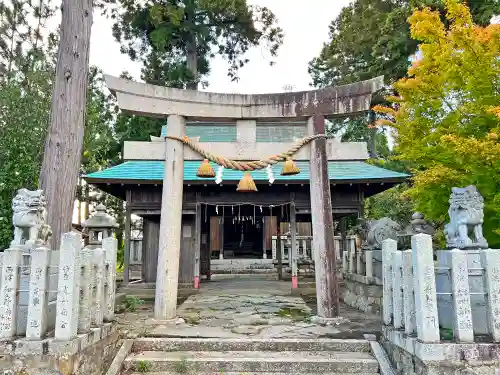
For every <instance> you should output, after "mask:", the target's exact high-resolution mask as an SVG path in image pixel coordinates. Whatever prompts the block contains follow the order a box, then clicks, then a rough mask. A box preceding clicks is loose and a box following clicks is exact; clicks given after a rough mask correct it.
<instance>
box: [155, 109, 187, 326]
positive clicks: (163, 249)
mask: <svg viewBox="0 0 500 375" xmlns="http://www.w3.org/2000/svg"><path fill="white" fill-rule="evenodd" d="M185 131H186V119H185V118H184V117H182V116H178V115H169V116H168V118H167V135H171V136H176V137H180V138H182V137H184V135H185ZM183 184H184V145H183V143H182V142H179V141H177V140H174V139H169V138H165V169H164V175H163V192H162V199H161V219H160V238H159V246H158V272H157V274H156V293H155V307H154V317H155V319H156V320H171V319H174V318H175V316H176V313H177V292H178V291H177V288H178V285H179V263H180V259H179V258H180V247H181V231H182V228H181V225H182V195H183Z"/></svg>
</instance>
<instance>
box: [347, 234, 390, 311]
mask: <svg viewBox="0 0 500 375" xmlns="http://www.w3.org/2000/svg"><path fill="white" fill-rule="evenodd" d="M342 277H343V279H344V288H343V290H342V299H343V301H344V303H345V304H347V305H349V306H352V307H355V308H357V309H359V310H361V311H364V312H370V313H375V314H378V313H380V311H381V305H382V251H381V250H368V249H362V248H359V247H357V246H356V237H355V236H350V237H347V238H346V241H345V247H344V251H343V253H342Z"/></svg>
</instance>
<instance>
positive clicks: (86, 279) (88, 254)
mask: <svg viewBox="0 0 500 375" xmlns="http://www.w3.org/2000/svg"><path fill="white" fill-rule="evenodd" d="M92 252H93V250H92V249H90V248H88V247H86V248H84V249H83V250H82V252H81V253H80V258H81V283H80V290H81V297H80V313H79V315H78V332H79V333H86V332H88V331H90V324H91V309H92V293H93V292H94V291H93V285H92V270H93V266H92Z"/></svg>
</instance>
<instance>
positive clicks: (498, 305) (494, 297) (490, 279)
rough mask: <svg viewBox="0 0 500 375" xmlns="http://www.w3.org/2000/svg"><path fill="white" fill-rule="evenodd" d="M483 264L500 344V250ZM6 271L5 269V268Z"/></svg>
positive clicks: (492, 326) (486, 253)
mask: <svg viewBox="0 0 500 375" xmlns="http://www.w3.org/2000/svg"><path fill="white" fill-rule="evenodd" d="M480 254H481V255H480V256H481V264H482V265H483V267H484V286H485V289H486V290H485V292H486V307H487V310H486V311H487V315H488V316H487V318H488V330H489V331H490V334H491V336H492V338H493V341H494V342H500V314H499V313H498V311H500V293H499V292H498V291H499V290H500V250H491V249H487V250H482V251H480ZM4 269H5V268H4Z"/></svg>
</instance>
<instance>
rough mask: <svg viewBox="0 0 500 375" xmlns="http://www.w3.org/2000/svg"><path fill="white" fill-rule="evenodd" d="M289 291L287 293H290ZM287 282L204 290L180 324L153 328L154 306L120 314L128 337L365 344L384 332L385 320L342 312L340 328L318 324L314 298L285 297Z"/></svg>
mask: <svg viewBox="0 0 500 375" xmlns="http://www.w3.org/2000/svg"><path fill="white" fill-rule="evenodd" d="M287 288H288V289H287ZM289 289H290V288H289V285H288V283H286V282H279V281H268V280H259V281H257V280H256V279H255V278H253V279H250V278H243V279H241V278H235V279H227V280H221V281H216V282H210V283H207V284H203V285H202V288H201V289H200V292H199V293H198V294H196V295H192V296H190V297H189V298H188V299H186V300H185V301H184V303H182V304H181V305H180V306H179V308H178V316H179V317H180V318H181V319H179V322H178V323H179V324H176V325H151V324H148V321H149V320H150V318H151V317H152V316H153V311H152V310H153V306H152V305H151V304H147V305H141V306H139V309H138V310H137V311H135V312H127V313H124V314H117V320H118V322H119V326H120V327H121V331H122V333H123V336H124V337H126V338H136V337H144V336H153V337H174V338H218V337H220V338H231V339H233V338H242V339H244V338H248V339H272V338H275V339H317V338H337V339H340V338H342V339H346V338H350V339H363V334H364V333H376V332H377V331H379V330H380V324H381V323H380V317H379V316H376V315H373V314H367V313H362V312H359V311H357V310H355V309H352V308H349V307H346V306H344V305H342V306H341V316H343V317H346V318H348V319H349V320H350V323H349V322H346V323H342V324H340V325H332V326H322V325H319V324H313V323H312V322H311V317H312V316H313V315H314V314H315V311H314V310H315V298H311V299H306V300H305V301H304V299H303V298H302V297H299V296H291V295H290V294H288V295H287V294H286V292H287V290H288V293H289V292H290V291H289Z"/></svg>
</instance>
